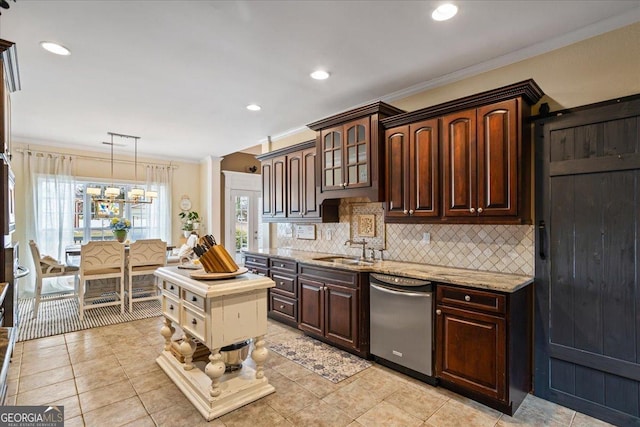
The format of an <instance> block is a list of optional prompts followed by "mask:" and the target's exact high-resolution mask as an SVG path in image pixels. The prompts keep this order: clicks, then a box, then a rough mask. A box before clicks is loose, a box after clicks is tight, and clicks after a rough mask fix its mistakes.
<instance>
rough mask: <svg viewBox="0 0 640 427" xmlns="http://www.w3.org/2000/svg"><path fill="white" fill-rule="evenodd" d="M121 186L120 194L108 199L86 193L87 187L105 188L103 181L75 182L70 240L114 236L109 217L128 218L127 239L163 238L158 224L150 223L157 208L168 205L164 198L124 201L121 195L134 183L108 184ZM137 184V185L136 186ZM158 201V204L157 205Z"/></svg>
mask: <svg viewBox="0 0 640 427" xmlns="http://www.w3.org/2000/svg"><path fill="white" fill-rule="evenodd" d="M111 186H113V187H118V188H120V196H118V197H117V198H115V199H113V200H110V199H98V198H93V197H91V195H89V194H87V191H86V189H87V187H91V188H101V189H102V190H103V192H104V188H105V187H106V185H105V184H102V183H96V182H81V181H76V183H75V202H74V212H73V227H74V228H73V242H74V243H76V244H79V243H82V242H88V241H90V240H113V239H114V236H113V233H112V232H111V229H110V228H109V223H110V221H111V218H121V217H124V218H127V219H128V220H130V221H131V229H130V230H129V233H128V236H127V238H128V239H129V240H138V239H150V238H162V239H165V238H166V236H160V235H158V228H157V226H153V224H152V222H153V221H152V219H151V218H152V216H153V215H154V214H155V213H156V211H157V210H158V209H168V205H167V202H166V201H165V200H162V198H158V199H154V201H153V203H145V202H137V203H136V202H126V203H125V202H124V200H123V198H124V195H125V194H127V193H128V192H129V191H130V190H131V188H133V187H134V186H133V185H132V184H123V183H114V184H113V185H111V184H109V187H111ZM137 187H138V188H139V186H137ZM158 205H160V206H158Z"/></svg>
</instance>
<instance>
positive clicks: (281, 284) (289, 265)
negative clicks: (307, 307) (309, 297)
mask: <svg viewBox="0 0 640 427" xmlns="http://www.w3.org/2000/svg"><path fill="white" fill-rule="evenodd" d="M297 273H298V264H297V263H296V261H295V260H292V259H284V258H277V257H270V258H269V277H271V280H273V281H274V282H275V283H276V286H275V287H274V288H271V289H269V312H268V316H269V317H270V318H272V319H275V320H278V321H280V322H282V323H286V324H287V325H289V326H292V327H294V328H296V327H297V326H298V284H297V281H298V276H297Z"/></svg>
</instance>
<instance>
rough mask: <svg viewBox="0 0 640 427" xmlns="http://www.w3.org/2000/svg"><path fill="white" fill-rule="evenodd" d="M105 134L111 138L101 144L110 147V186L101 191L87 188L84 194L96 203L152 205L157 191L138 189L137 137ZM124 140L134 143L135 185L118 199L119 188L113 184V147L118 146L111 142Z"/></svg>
mask: <svg viewBox="0 0 640 427" xmlns="http://www.w3.org/2000/svg"><path fill="white" fill-rule="evenodd" d="M107 134H108V135H109V136H110V137H111V140H110V141H109V142H103V144H105V145H109V146H110V147H111V186H107V187H106V188H105V189H104V192H103V190H102V187H97V186H96V187H87V188H86V192H87V194H88V195H90V196H91V197H92V198H93V199H94V200H96V201H103V202H111V203H114V202H123V203H152V202H153V199H155V198H157V197H158V192H157V191H145V190H144V189H143V188H139V187H138V140H139V139H140V137H139V136H133V135H124V134H121V133H115V132H107ZM114 136H115V137H118V138H125V139H133V143H134V161H133V167H134V177H135V178H134V179H135V181H134V182H135V183H134V186H133V188H132V189H131V190H129V191H128V192H127V197H126V198H125V197H124V196H123V197H120V195H121V189H120V187H116V186H115V185H114V184H113V182H114V181H113V146H114V145H120V144H116V143H115V142H113V137H114Z"/></svg>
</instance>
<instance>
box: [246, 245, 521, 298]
mask: <svg viewBox="0 0 640 427" xmlns="http://www.w3.org/2000/svg"><path fill="white" fill-rule="evenodd" d="M246 253H251V254H256V255H266V256H272V257H279V258H286V259H292V260H295V261H298V262H303V263H305V264H315V265H318V266H323V267H332V268H340V269H343V270H350V271H359V272H367V273H382V274H392V275H395V276H403V277H412V278H416V279H427V280H432V281H434V282H443V283H448V284H452V285H460V286H468V287H470V288H479V289H489V290H492V291H499V292H507V293H512V292H515V291H517V290H519V289H521V288H523V287H525V286H528V285H530V284H531V283H533V277H531V276H520V275H516V274H506V273H494V272H491V271H482V270H468V269H464V268H454V267H444V266H441V265H428V264H417V263H412V262H402V261H375V262H373V263H367V264H366V265H360V264H356V265H347V264H341V263H338V262H333V261H323V260H318V259H317V258H323V257H331V256H344V257H348V258H351V257H349V256H348V255H343V254H328V253H321V252H306V251H297V250H292V249H281V248H277V249H276V248H273V249H260V250H257V251H246Z"/></svg>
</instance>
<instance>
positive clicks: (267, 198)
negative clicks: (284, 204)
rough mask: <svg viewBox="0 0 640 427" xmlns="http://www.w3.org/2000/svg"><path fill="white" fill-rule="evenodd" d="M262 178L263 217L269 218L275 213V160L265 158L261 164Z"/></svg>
mask: <svg viewBox="0 0 640 427" xmlns="http://www.w3.org/2000/svg"><path fill="white" fill-rule="evenodd" d="M260 173H261V178H262V218H263V219H264V218H269V217H271V214H272V213H273V203H272V202H271V196H272V193H273V191H272V188H273V161H272V160H271V159H265V160H263V161H262V164H261V172H260Z"/></svg>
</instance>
